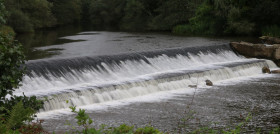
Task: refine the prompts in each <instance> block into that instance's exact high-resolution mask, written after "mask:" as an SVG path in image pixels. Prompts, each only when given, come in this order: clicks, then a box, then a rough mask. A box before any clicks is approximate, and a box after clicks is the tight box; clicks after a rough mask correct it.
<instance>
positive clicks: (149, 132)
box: [134, 126, 162, 134]
mask: <svg viewBox="0 0 280 134" xmlns="http://www.w3.org/2000/svg"><path fill="white" fill-rule="evenodd" d="M134 134H162V132H160V131H159V130H158V129H155V128H154V127H152V126H146V127H144V128H138V129H136V131H135V132H134Z"/></svg>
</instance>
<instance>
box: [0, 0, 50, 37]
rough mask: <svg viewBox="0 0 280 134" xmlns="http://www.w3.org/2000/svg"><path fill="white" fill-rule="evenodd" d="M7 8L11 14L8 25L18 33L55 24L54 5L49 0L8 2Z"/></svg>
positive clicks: (7, 0)
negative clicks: (52, 9)
mask: <svg viewBox="0 0 280 134" xmlns="http://www.w3.org/2000/svg"><path fill="white" fill-rule="evenodd" d="M5 6H6V7H7V10H8V12H9V15H8V18H7V19H8V20H7V21H8V25H10V26H11V27H13V28H14V30H15V31H16V32H32V31H34V29H38V28H43V27H51V26H53V25H54V24H55V18H54V16H53V15H52V13H51V7H52V4H51V3H49V2H48V1H47V0H6V1H5Z"/></svg>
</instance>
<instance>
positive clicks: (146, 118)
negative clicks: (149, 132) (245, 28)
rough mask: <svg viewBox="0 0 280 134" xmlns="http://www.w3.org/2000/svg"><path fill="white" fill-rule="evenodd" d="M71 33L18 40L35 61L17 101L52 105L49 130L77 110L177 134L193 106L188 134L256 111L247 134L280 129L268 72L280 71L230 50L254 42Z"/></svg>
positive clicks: (279, 90)
mask: <svg viewBox="0 0 280 134" xmlns="http://www.w3.org/2000/svg"><path fill="white" fill-rule="evenodd" d="M68 30H69V31H65V30H63V29H62V30H61V32H59V30H57V31H48V32H39V33H35V34H33V35H29V36H30V37H27V36H28V35H25V36H26V37H23V35H22V36H18V39H19V40H20V41H22V42H23V44H24V45H25V51H26V53H27V55H28V59H30V61H28V62H27V63H26V65H27V69H28V73H27V75H26V76H24V78H23V82H22V86H21V87H19V89H17V90H16V92H15V94H18V95H20V94H21V93H22V92H24V93H25V95H27V96H31V95H36V96H38V97H40V98H42V99H47V101H46V102H45V104H44V108H43V109H41V110H40V113H39V118H43V119H45V123H44V124H43V125H44V127H45V128H46V129H47V130H49V131H53V130H55V131H64V130H65V129H67V127H68V126H65V125H64V124H65V122H66V120H70V122H71V121H74V117H73V115H72V114H71V113H70V110H69V109H68V107H69V106H73V105H74V106H78V107H81V108H84V109H86V110H87V112H88V113H90V115H91V117H92V118H93V120H94V122H95V125H100V124H108V125H109V126H115V125H119V124H121V123H127V124H133V125H136V126H144V125H147V124H149V123H151V125H154V126H156V127H157V128H159V129H160V130H162V131H169V132H172V133H175V132H174V131H173V130H174V129H176V128H178V122H180V119H181V118H182V117H183V116H184V111H185V110H188V108H186V107H187V106H190V109H191V110H193V111H195V112H196V113H195V114H194V115H192V116H194V117H195V120H190V121H189V122H188V126H189V127H188V130H187V131H189V130H192V129H194V128H195V127H197V126H198V125H210V126H211V127H223V126H224V125H233V124H236V123H239V122H241V121H242V119H244V117H246V115H247V114H248V113H249V112H252V113H253V120H252V122H249V125H248V127H247V130H248V132H252V131H253V130H254V129H255V128H258V127H259V128H262V129H263V131H264V132H265V131H268V130H269V129H271V128H274V127H277V126H279V125H280V120H279V115H280V109H279V106H280V98H279V96H280V76H279V75H276V74H274V75H273V74H262V72H261V68H262V67H264V66H268V67H270V68H272V69H278V68H277V67H276V65H275V64H274V63H273V62H272V61H269V60H263V59H248V58H245V57H243V56H240V55H237V54H236V53H235V52H233V51H232V49H231V48H230V46H229V44H228V43H229V42H230V41H232V40H237V41H239V40H250V41H256V40H255V39H250V38H246V39H240V38H230V39H227V38H209V37H207V38H206V37H181V36H172V35H168V34H160V33H126V32H106V31H87V32H85V31H83V32H82V31H81V30H80V29H79V28H77V29H74V30H73V28H72V29H71V28H69V29H68ZM28 39H29V40H28ZM28 41H29V42H28ZM207 79H209V80H211V81H212V82H213V83H214V86H213V87H207V86H206V85H205V80H207ZM190 85H197V88H191V87H189V86H190ZM194 93H195V95H194ZM66 100H67V101H69V103H66ZM215 124H216V125H215Z"/></svg>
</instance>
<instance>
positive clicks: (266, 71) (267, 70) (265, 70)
mask: <svg viewBox="0 0 280 134" xmlns="http://www.w3.org/2000/svg"><path fill="white" fill-rule="evenodd" d="M262 72H263V73H268V74H270V73H271V72H270V69H269V68H268V67H263V68H262Z"/></svg>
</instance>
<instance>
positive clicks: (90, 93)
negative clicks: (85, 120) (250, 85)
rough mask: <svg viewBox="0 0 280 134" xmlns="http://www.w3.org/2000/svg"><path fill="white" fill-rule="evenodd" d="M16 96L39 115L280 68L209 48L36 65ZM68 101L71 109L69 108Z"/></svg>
mask: <svg viewBox="0 0 280 134" xmlns="http://www.w3.org/2000/svg"><path fill="white" fill-rule="evenodd" d="M26 66H27V68H28V70H29V72H28V74H27V75H26V76H25V77H24V79H23V82H22V86H21V87H20V88H19V89H17V90H16V94H21V93H22V92H24V93H25V95H27V96H31V95H36V96H38V97H41V98H45V99H46V100H47V101H46V102H45V104H44V108H43V109H41V111H42V112H43V111H51V110H56V109H63V108H68V107H69V106H73V105H74V106H84V105H90V104H95V103H102V102H109V101H113V100H121V99H126V98H133V97H137V96H142V95H147V94H151V93H157V92H161V91H170V90H188V89H190V88H189V87H188V86H189V85H205V82H204V81H205V80H206V79H209V80H211V81H213V82H214V83H215V82H216V81H220V80H226V79H231V78H237V77H243V76H253V75H256V74H261V68H262V67H264V66H268V67H270V68H276V65H275V64H274V63H273V62H272V61H269V60H258V59H246V58H244V57H243V56H240V55H237V54H236V53H234V52H233V51H232V50H231V48H230V47H229V45H227V44H226V45H209V46H203V47H188V48H177V49H165V50H158V51H150V52H137V53H129V54H119V55H108V56H97V57H96V56H95V57H76V58H69V59H55V60H53V59H52V60H36V61H30V62H28V63H27V65H26ZM66 100H68V101H69V103H66Z"/></svg>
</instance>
